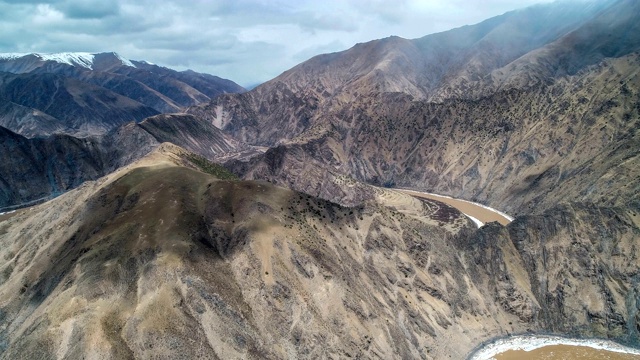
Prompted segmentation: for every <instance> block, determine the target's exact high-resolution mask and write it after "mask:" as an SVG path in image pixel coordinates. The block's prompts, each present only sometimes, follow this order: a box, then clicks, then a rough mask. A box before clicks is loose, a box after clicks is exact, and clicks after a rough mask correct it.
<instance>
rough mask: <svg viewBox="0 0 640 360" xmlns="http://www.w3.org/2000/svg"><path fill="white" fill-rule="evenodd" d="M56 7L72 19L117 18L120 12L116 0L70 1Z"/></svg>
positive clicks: (57, 4)
mask: <svg viewBox="0 0 640 360" xmlns="http://www.w3.org/2000/svg"><path fill="white" fill-rule="evenodd" d="M54 6H55V8H56V9H58V10H59V11H61V12H62V13H63V14H64V15H65V17H67V18H70V19H102V18H105V17H108V16H116V15H118V12H119V10H120V6H119V4H118V3H117V2H116V1H114V0H101V1H92V0H68V1H63V2H60V3H56V4H55V5H54Z"/></svg>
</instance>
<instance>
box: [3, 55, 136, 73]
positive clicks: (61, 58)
mask: <svg viewBox="0 0 640 360" xmlns="http://www.w3.org/2000/svg"><path fill="white" fill-rule="evenodd" d="M28 56H31V57H35V58H37V59H39V60H41V61H55V62H57V63H60V64H67V65H71V66H79V67H83V68H87V69H90V70H93V67H94V62H95V60H96V57H100V58H103V59H104V58H112V60H116V61H118V62H119V63H120V64H122V65H124V66H130V67H136V66H135V65H134V64H133V63H132V62H131V61H130V60H128V59H125V58H124V57H122V56H120V55H119V54H117V53H115V52H106V53H88V52H60V53H5V54H0V60H17V59H20V58H24V57H28Z"/></svg>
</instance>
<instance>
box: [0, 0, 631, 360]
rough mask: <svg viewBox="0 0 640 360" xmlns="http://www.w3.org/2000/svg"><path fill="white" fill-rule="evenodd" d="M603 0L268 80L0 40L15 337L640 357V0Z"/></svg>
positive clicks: (371, 46)
mask: <svg viewBox="0 0 640 360" xmlns="http://www.w3.org/2000/svg"><path fill="white" fill-rule="evenodd" d="M584 1H586V2H588V3H589V5H588V6H585V2H584ZM584 1H583V0H562V1H559V2H551V3H543V4H537V5H533V6H530V7H527V8H524V9H520V10H514V11H509V12H507V13H504V14H502V15H499V16H495V17H493V18H489V19H487V20H485V21H482V22H480V23H477V24H473V25H467V26H463V27H459V28H454V29H451V30H448V31H443V32H439V33H434V34H430V35H426V36H423V37H420V38H415V39H405V38H402V37H398V36H391V37H387V38H382V39H378V40H371V41H367V42H363V43H358V44H355V45H353V46H351V45H349V46H351V47H350V48H348V49H347V50H343V51H338V52H333V53H326V54H319V55H315V56H313V57H311V58H309V59H308V60H306V61H303V62H301V63H299V64H298V65H296V66H294V67H292V68H291V69H289V70H286V71H284V72H283V73H282V74H280V75H279V76H276V77H275V78H273V79H271V80H269V81H266V82H264V83H262V84H260V85H258V86H256V87H255V88H253V89H251V90H246V89H244V88H243V87H241V86H240V85H238V84H236V83H234V82H233V81H231V80H226V79H223V78H220V77H217V76H213V75H208V74H204V73H199V72H195V71H192V70H173V69H170V68H167V67H163V66H159V65H154V64H151V63H149V62H147V61H143V60H140V61H137V60H129V59H126V58H125V57H123V56H121V55H119V54H118V53H115V52H77V53H73V52H62V53H52V54H45V53H9V54H0V156H1V157H2V161H0V259H1V260H0V360H4V359H149V358H172V359H173V358H175V359H192V358H207V359H235V358H246V359H264V358H269V359H294V358H295V359H298V358H300V359H315V358H359V359H400V358H401V359H414V358H415V359H467V358H468V359H476V357H474V356H476V355H477V354H478V353H480V354H482V351H484V350H487V349H488V350H487V351H492V350H491V349H492V346H493V347H495V346H498V347H499V350H500V351H497V352H496V351H494V352H493V353H492V354H491V355H486V354H485V355H482V356H481V357H480V358H490V357H494V356H495V358H496V359H512V358H521V357H522V356H532V357H545V356H548V355H549V356H551V355H552V354H550V353H555V355H554V356H556V357H557V356H561V357H563V358H564V357H565V355H558V354H561V353H562V352H563V351H564V352H576V351H578V350H579V349H578V347H580V346H582V345H584V343H583V342H584V341H586V342H588V343H589V344H600V343H602V344H606V346H604V347H605V349H610V348H611V347H616V345H615V344H619V346H626V348H625V349H626V350H624V351H622V352H620V353H617V355H612V354H609V353H602V354H601V353H590V355H589V356H593V357H597V356H603V357H611V356H618V357H619V358H621V359H626V358H632V357H637V356H638V355H637V354H636V353H635V352H637V351H636V350H637V349H640V244H639V241H640V196H639V194H640V2H638V1H633V0H601V1H595V0H593V1H592V0H584ZM7 6H8V5H7ZM176 6H177V5H176ZM177 15H178V14H176V16H177ZM114 16H115V15H114ZM240 28H241V27H239V28H238V29H240ZM354 31H355V30H354ZM245 35H246V34H245ZM309 36H312V35H309ZM236 40H237V41H240V40H239V39H236ZM231 43H232V42H230V43H229V44H228V46H231ZM225 44H226V42H225ZM0 45H1V44H0ZM187 45H188V46H187V47H199V46H200V45H199V44H198V43H197V42H195V43H194V44H191V43H189V44H187ZM270 51H274V52H275V51H276V50H274V49H270ZM180 52H182V50H180ZM206 58H207V59H208V61H210V62H212V63H213V64H214V65H216V66H218V65H220V66H223V65H224V64H228V63H229V62H230V61H231V60H229V59H231V58H226V57H220V58H213V57H210V56H209V55H207V57H206ZM151 60H153V59H151ZM193 60H194V61H196V60H197V59H193ZM176 61H177V60H176ZM188 63H189V62H188V61H186V62H185V61H183V62H180V64H181V65H180V66H184V64H188ZM221 64H222V65H221ZM225 66H226V65H225ZM14 210H15V211H14ZM521 335H523V336H528V337H530V338H533V340H532V344H535V343H536V341H538V340H540V339H543V340H542V341H543V342H544V341H546V340H545V339H547V337H549V338H555V337H559V338H561V339H565V340H566V341H564V342H557V343H552V344H547V345H551V346H554V347H551V348H549V347H547V348H540V349H537V350H535V352H533V353H528V354H524V352H523V351H522V349H523V348H526V346H525V345H523V343H522V342H520V343H519V342H518V341H519V340H521V339H520V338H519V336H521ZM567 339H568V340H567ZM574 340H575V341H576V343H572V342H571V341H574ZM509 341H512V343H509ZM523 341H524V340H523ZM581 341H582V342H581ZM605 341H606V343H605ZM505 343H506V344H507V345H508V346H502V345H504V344H505ZM483 344H484V345H487V344H488V347H486V348H483V349H480V347H482V345H483ZM500 346H502V347H500ZM527 349H529V348H527ZM629 349H631V350H629ZM580 350H582V349H580ZM478 351H480V352H478ZM625 351H626V353H625ZM627 355H628V356H629V357H627ZM585 356H586V355H585ZM611 358H614V357H611Z"/></svg>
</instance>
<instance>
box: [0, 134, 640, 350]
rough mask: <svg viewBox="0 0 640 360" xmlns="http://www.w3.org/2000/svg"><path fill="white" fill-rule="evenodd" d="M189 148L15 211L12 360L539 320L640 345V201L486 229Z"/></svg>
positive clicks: (417, 342)
mask: <svg viewBox="0 0 640 360" xmlns="http://www.w3.org/2000/svg"><path fill="white" fill-rule="evenodd" d="M189 159H190V156H189V154H188V153H187V152H185V151H184V150H182V149H179V148H177V147H175V146H172V145H163V146H161V147H159V148H158V149H156V151H154V152H153V153H152V154H150V155H149V156H147V157H145V158H143V159H142V160H140V161H139V162H137V163H135V164H133V165H130V166H128V167H127V168H123V169H121V170H120V171H118V172H116V173H114V174H111V175H109V176H107V177H105V178H102V179H100V180H98V181H96V182H89V183H86V184H85V185H83V186H81V187H80V188H78V189H76V190H73V191H71V192H69V193H67V194H65V195H62V196H60V197H58V198H56V199H54V200H52V201H50V202H47V203H45V204H42V205H38V206H36V207H34V208H32V209H28V210H24V211H19V212H17V213H13V214H9V215H2V216H0V245H1V246H0V256H2V258H3V259H5V261H4V262H3V263H2V265H0V316H1V317H2V320H3V321H2V322H0V358H2V359H23V358H24V359H27V358H28V359H33V358H65V359H76V358H78V359H79V358H86V357H90V358H92V357H98V358H103V359H111V358H112V359H123V358H149V357H173V358H194V357H205V358H231V357H246V358H251V359H257V358H265V357H266V358H291V357H294V358H317V357H360V358H392V357H397V358H426V359H430V358H436V359H441V358H449V357H451V358H462V357H464V356H465V354H467V353H468V352H469V351H470V350H471V349H472V348H473V346H475V345H476V344H477V343H479V342H481V341H483V340H486V339H488V338H490V337H492V336H497V335H505V334H507V333H514V332H524V331H552V332H556V331H561V332H563V333H576V334H583V335H596V336H611V337H614V338H617V339H620V340H624V341H627V342H628V343H632V344H636V345H638V328H637V327H638V326H640V319H639V318H638V317H637V314H638V308H637V304H636V302H635V301H634V299H636V298H637V294H638V291H640V289H638V287H637V279H636V281H635V282H634V281H633V279H635V277H637V268H636V267H635V266H634V265H633V264H635V263H636V261H635V259H637V257H638V255H640V254H638V249H637V247H636V246H635V244H634V242H635V241H634V239H635V237H636V236H637V235H636V234H637V233H638V231H640V228H639V227H638V226H639V222H640V216H639V215H640V214H638V213H631V212H627V211H625V210H622V209H616V208H609V209H598V208H595V207H593V206H582V205H580V206H574V207H571V206H566V207H560V208H557V209H554V210H552V211H550V212H548V213H546V214H544V215H542V216H527V217H522V218H519V219H517V220H516V221H514V222H513V223H512V224H511V225H509V226H508V227H506V228H504V227H502V226H500V225H496V224H491V225H489V226H487V227H485V228H482V229H480V230H479V231H478V232H473V225H472V224H471V222H470V221H469V220H467V219H466V218H465V217H464V216H462V215H461V214H460V213H458V212H457V211H456V210H454V209H452V208H449V207H448V206H446V205H444V204H440V203H436V202H430V201H424V202H422V201H418V200H416V199H412V198H410V197H407V196H406V195H402V194H399V193H397V192H392V191H388V190H378V197H377V201H376V202H374V203H369V204H368V205H365V206H359V207H354V208H347V207H342V206H340V205H337V204H334V203H331V202H327V201H324V200H320V199H318V198H315V197H312V196H309V195H306V194H302V193H297V192H294V191H291V190H287V189H284V188H279V187H274V186H272V185H270V184H268V183H264V182H252V181H234V180H218V179H217V178H216V177H214V176H211V175H209V174H207V173H204V172H202V171H201V170H203V169H204V170H207V169H209V170H211V169H215V166H212V167H202V166H201V165H198V164H197V163H193V162H191V161H190V160H189ZM219 174H221V175H223V174H224V172H221V173H220V172H219ZM540 254H543V256H542V257H541V256H540ZM634 284H635V285H634Z"/></svg>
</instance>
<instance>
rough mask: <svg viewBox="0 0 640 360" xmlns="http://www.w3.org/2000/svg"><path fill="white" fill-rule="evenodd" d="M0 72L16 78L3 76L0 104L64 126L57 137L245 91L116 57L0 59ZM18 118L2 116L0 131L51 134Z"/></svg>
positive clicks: (12, 56)
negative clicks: (44, 116) (42, 115)
mask: <svg viewBox="0 0 640 360" xmlns="http://www.w3.org/2000/svg"><path fill="white" fill-rule="evenodd" d="M0 72H7V73H10V74H16V75H10V74H4V75H2V76H3V77H4V78H5V79H3V80H1V81H0V83H2V86H0V99H3V100H5V101H12V102H15V103H18V104H19V105H22V106H26V107H28V108H32V109H34V110H37V111H39V112H42V113H46V114H47V115H50V116H51V117H53V118H55V119H56V121H55V123H59V124H63V125H64V128H63V129H62V131H60V130H56V133H62V132H64V133H67V134H72V135H81V136H86V135H96V134H103V133H105V132H107V131H109V130H112V129H113V128H115V127H117V126H119V125H122V124H123V123H126V122H129V121H141V120H142V119H144V118H146V117H148V116H152V115H155V114H158V113H170V112H179V111H181V109H182V108H183V107H186V106H192V105H196V104H199V103H202V102H208V101H209V100H211V99H212V98H214V97H216V96H218V95H220V94H223V93H229V92H242V91H244V89H243V88H242V87H241V86H239V85H237V84H235V83H234V82H232V81H230V80H226V79H222V78H219V77H216V76H213V75H208V74H200V73H196V72H194V71H183V72H179V71H175V70H172V69H168V68H165V67H161V66H157V65H153V64H149V63H146V62H143V61H129V60H127V59H124V58H122V57H121V56H119V55H118V54H115V53H99V54H88V53H62V54H0ZM17 114H19V113H16V112H11V113H10V114H3V113H0V125H2V126H4V127H7V128H9V129H11V130H13V131H14V132H18V133H20V134H22V135H25V136H29V137H33V135H34V133H35V135H41V136H45V135H49V134H51V126H48V124H45V123H43V122H42V121H37V122H34V121H33V119H32V117H29V116H25V117H22V118H16V116H17ZM24 123H28V126H26V125H24ZM56 129H57V127H56Z"/></svg>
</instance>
